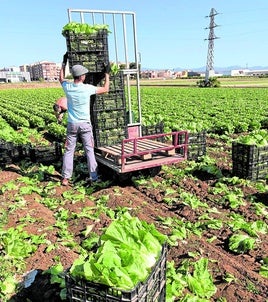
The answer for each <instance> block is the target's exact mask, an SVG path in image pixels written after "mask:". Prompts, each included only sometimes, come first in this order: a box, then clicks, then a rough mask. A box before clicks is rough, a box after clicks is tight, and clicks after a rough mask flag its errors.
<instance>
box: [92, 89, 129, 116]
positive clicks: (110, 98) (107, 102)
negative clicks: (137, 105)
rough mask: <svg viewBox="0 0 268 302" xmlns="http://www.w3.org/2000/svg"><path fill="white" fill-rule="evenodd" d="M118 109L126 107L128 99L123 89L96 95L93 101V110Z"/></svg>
mask: <svg viewBox="0 0 268 302" xmlns="http://www.w3.org/2000/svg"><path fill="white" fill-rule="evenodd" d="M117 109H120V110H125V109H126V99H125V94H124V92H123V91H121V92H109V93H107V94H99V95H96V97H95V99H94V103H93V111H104V110H105V111H107V110H117Z"/></svg>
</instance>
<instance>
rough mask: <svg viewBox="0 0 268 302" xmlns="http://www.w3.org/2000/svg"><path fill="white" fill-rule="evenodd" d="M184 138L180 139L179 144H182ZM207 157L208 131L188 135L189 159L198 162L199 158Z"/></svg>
mask: <svg viewBox="0 0 268 302" xmlns="http://www.w3.org/2000/svg"><path fill="white" fill-rule="evenodd" d="M183 142H184V137H179V138H178V143H179V144H182V143H183ZM204 155H206V131H201V132H196V133H188V149H187V159H188V160H197V159H198V157H200V156H204Z"/></svg>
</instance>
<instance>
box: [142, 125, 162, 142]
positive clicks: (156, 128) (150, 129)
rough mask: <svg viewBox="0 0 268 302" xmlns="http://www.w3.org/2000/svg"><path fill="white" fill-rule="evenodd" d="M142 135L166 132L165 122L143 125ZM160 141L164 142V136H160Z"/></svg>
mask: <svg viewBox="0 0 268 302" xmlns="http://www.w3.org/2000/svg"><path fill="white" fill-rule="evenodd" d="M141 133H142V136H146V135H153V134H159V133H164V123H163V122H160V123H157V124H155V125H147V126H145V125H141ZM157 140H158V141H161V142H164V140H165V138H164V137H159V138H158V139H157Z"/></svg>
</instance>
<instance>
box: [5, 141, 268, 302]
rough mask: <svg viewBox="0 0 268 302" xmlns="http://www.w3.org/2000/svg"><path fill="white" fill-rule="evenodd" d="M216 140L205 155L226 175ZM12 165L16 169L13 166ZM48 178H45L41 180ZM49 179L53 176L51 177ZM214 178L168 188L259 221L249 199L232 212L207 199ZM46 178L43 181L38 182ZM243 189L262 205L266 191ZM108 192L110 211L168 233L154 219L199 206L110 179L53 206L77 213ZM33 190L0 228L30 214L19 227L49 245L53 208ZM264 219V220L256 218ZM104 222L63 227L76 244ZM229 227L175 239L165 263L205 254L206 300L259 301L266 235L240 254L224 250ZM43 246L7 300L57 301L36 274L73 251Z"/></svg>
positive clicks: (13, 174) (159, 178)
mask: <svg viewBox="0 0 268 302" xmlns="http://www.w3.org/2000/svg"><path fill="white" fill-rule="evenodd" d="M216 145H217V142H216V141H215V140H212V139H208V141H207V146H208V148H207V150H208V155H209V156H211V157H215V158H217V159H218V161H217V165H218V167H219V168H220V169H221V170H222V171H224V173H226V174H228V173H229V174H231V155H230V148H225V149H224V150H222V151H219V149H218V148H216V147H215V146H216ZM184 165H185V164H184V163H181V164H178V165H177V168H178V169H183V168H184ZM17 168H18V167H17ZM20 176H21V173H20V170H19V169H18V170H16V168H14V167H13V169H11V168H9V169H6V170H3V171H1V179H0V186H2V185H3V184H4V183H6V182H8V181H9V180H12V179H17V178H18V177H20ZM169 178H170V175H167V174H166V173H164V172H163V171H160V173H159V174H158V175H156V176H154V177H153V179H154V181H156V182H159V183H161V182H164V181H166V180H167V179H169ZM47 181H51V179H49V180H47ZM52 181H53V179H52ZM54 181H57V179H56V178H55V179H54ZM215 182H216V179H215V178H213V177H212V176H209V175H205V174H204V175H198V177H197V178H195V179H193V178H190V177H186V178H184V179H183V180H182V181H180V183H173V184H172V187H173V188H174V189H177V188H183V189H184V190H185V191H187V192H191V193H193V194H195V195H196V196H197V197H198V198H199V199H200V200H201V201H204V202H206V203H207V204H208V205H209V207H211V208H213V207H215V208H217V210H218V211H217V212H216V211H215V213H214V214H213V215H214V217H215V219H217V218H219V219H222V217H224V216H225V215H228V214H230V213H231V212H233V211H235V212H236V213H239V214H241V215H243V216H244V217H246V218H247V219H248V220H249V221H251V220H257V219H260V217H256V214H255V212H254V210H253V209H252V208H251V207H250V202H247V203H246V204H247V206H240V207H239V208H238V209H235V210H232V209H230V208H226V207H221V206H219V205H218V204H215V201H213V199H214V198H215V196H214V195H212V194H211V193H210V189H211V188H212V187H213V185H214V184H215ZM45 184H46V181H44V185H45ZM69 189H70V187H60V186H59V187H57V189H56V190H55V192H54V197H56V198H59V200H61V199H62V198H63V197H62V194H63V192H65V191H67V190H69ZM241 189H242V190H243V192H244V196H245V199H247V200H248V198H249V197H251V196H254V195H255V196H257V198H258V199H257V200H258V201H259V202H262V203H264V204H265V205H266V206H268V196H267V194H263V195H262V194H257V193H258V192H257V191H256V190H254V189H252V187H249V186H247V185H245V186H241ZM15 193H16V192H13V193H11V192H10V191H8V192H6V193H4V194H3V195H0V205H4V204H5V203H4V201H5V200H6V201H10V200H12V196H14V195H15ZM105 195H107V196H109V199H108V206H109V207H110V208H111V209H116V208H117V207H119V206H120V207H128V208H131V209H132V210H131V212H132V213H133V214H134V215H137V216H138V217H139V218H140V219H142V220H145V221H147V222H149V223H155V225H156V226H157V228H158V229H159V230H160V231H161V232H163V233H166V234H168V233H169V230H168V229H167V228H164V227H163V226H162V225H161V224H160V223H159V220H158V217H176V218H178V219H183V220H188V221H190V222H197V221H198V218H199V210H198V209H192V208H190V207H189V206H186V205H184V204H183V203H179V202H178V203H177V204H176V205H174V204H173V205H169V204H167V203H166V202H164V200H163V199H164V197H165V192H164V191H163V190H161V189H160V188H159V187H157V186H152V187H148V186H147V185H146V186H143V185H135V184H134V183H132V182H130V183H128V184H124V185H122V184H118V183H116V182H113V183H111V184H110V185H108V186H107V187H104V188H100V189H99V190H96V191H95V192H93V193H92V195H91V196H88V198H86V199H85V200H83V201H77V202H66V203H64V205H59V206H62V207H64V209H68V210H69V211H70V212H75V213H79V211H81V209H82V208H83V207H85V206H90V205H94V199H93V198H92V196H94V197H95V200H98V199H99V198H101V197H103V196H105ZM37 197H38V196H37V194H35V193H33V194H30V195H26V196H24V198H25V200H26V206H25V207H22V208H20V209H17V210H16V211H13V212H10V215H9V217H8V223H7V225H6V227H7V228H8V227H16V226H17V224H18V223H19V221H20V219H21V218H23V217H25V215H26V214H27V213H30V215H31V217H33V218H35V220H34V221H35V222H34V223H29V224H28V225H27V226H26V227H25V230H27V232H29V233H31V234H40V233H43V232H45V233H46V234H47V239H49V240H50V241H51V243H55V242H57V228H56V227H55V226H54V224H55V217H54V214H55V210H50V209H48V208H47V207H46V206H44V205H42V204H40V203H39V202H38V198H37ZM261 219H263V220H264V221H265V222H266V223H268V220H267V218H265V217H261ZM109 223H110V219H109V218H108V217H107V216H106V215H105V214H103V215H102V216H101V219H100V220H98V221H91V220H90V219H86V218H76V219H73V220H71V221H70V224H69V228H70V229H69V231H70V232H71V233H72V234H73V235H74V238H75V240H76V241H77V242H78V243H79V242H81V240H82V236H81V232H82V231H83V230H85V228H86V226H87V225H92V224H93V225H94V228H93V231H94V232H96V233H98V234H101V232H102V230H103V227H106V226H107V225H108V224H109ZM231 233H232V231H231V230H230V229H228V228H221V229H220V230H214V229H209V230H207V231H206V232H204V234H203V236H202V237H201V238H200V237H198V236H196V235H192V236H191V237H190V238H187V240H183V241H179V244H178V246H172V247H169V249H168V259H167V260H168V261H171V260H174V261H175V264H176V266H178V265H179V264H180V263H181V261H182V260H183V259H187V258H188V257H189V252H192V253H198V254H199V255H201V256H203V257H207V258H209V259H210V260H213V261H210V262H209V269H210V272H211V274H212V276H213V280H214V283H215V284H216V286H217V292H216V294H215V295H214V296H213V298H212V299H211V301H223V300H219V299H220V298H223V297H224V298H225V299H226V300H225V301H228V302H235V301H244V302H249V301H252V302H253V301H254V302H265V301H267V300H268V279H266V278H264V277H262V276H261V275H260V274H259V273H258V272H259V268H260V259H262V258H263V257H265V256H266V257H267V251H268V241H267V234H266V235H261V236H260V239H261V244H259V245H257V247H256V248H255V249H254V250H250V251H249V252H248V253H245V254H234V253H232V252H230V251H228V248H227V241H228V237H229V236H230V234H231ZM214 236H215V238H216V239H215V240H213V241H212V242H210V243H209V242H208V239H209V238H212V237H214ZM46 247H47V246H46V245H41V246H40V247H39V248H38V250H37V251H36V252H35V253H34V254H33V255H32V256H31V257H29V258H28V259H26V269H25V274H27V273H28V272H30V271H32V270H38V272H39V273H38V274H37V276H36V278H35V281H34V282H33V283H32V285H31V286H30V287H28V288H24V289H21V291H20V292H19V293H17V295H15V296H14V297H13V299H12V301H15V302H26V301H32V302H57V301H61V299H60V297H59V288H58V286H57V285H55V284H54V285H51V284H50V282H49V279H48V276H47V275H42V271H44V270H46V269H48V268H49V267H50V266H52V265H54V264H55V263H56V260H57V259H60V260H61V262H62V264H63V265H64V268H65V269H67V268H68V267H70V266H71V265H72V263H73V261H74V260H75V259H76V258H77V257H78V252H77V251H76V250H72V249H71V248H69V247H66V246H63V245H59V247H58V248H57V249H55V250H52V251H51V252H50V253H47V252H46ZM227 273H229V274H231V275H233V276H234V277H235V281H233V282H229V283H228V282H226V281H225V280H224V276H225V275H226V274H227Z"/></svg>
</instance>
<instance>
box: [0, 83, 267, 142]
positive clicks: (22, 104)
mask: <svg viewBox="0 0 268 302" xmlns="http://www.w3.org/2000/svg"><path fill="white" fill-rule="evenodd" d="M132 92H133V93H132V96H133V99H134V100H135V99H136V96H135V93H136V90H134V89H133V91H132ZM267 93H268V89H266V88H263V89H258V88H228V89H226V88H215V89H198V88H176V87H165V88H163V87H153V88H152V87H142V88H141V100H142V124H143V125H154V124H157V123H159V122H164V125H165V129H164V130H165V131H166V132H167V131H170V130H189V131H190V132H200V131H202V130H205V131H207V132H208V133H216V134H220V135H221V134H232V133H241V132H246V131H252V130H258V129H261V128H267V127H268V116H267V112H268V102H267V100H266V96H267ZM60 96H62V89H61V88H47V89H28V90H3V91H0V104H1V105H0V109H1V111H0V112H1V114H0V115H1V117H2V118H3V119H4V120H6V121H7V123H8V124H9V125H10V126H12V127H13V128H14V129H17V128H21V127H26V128H36V129H39V131H45V132H49V133H50V134H53V135H55V136H56V137H57V138H58V139H63V138H64V135H65V130H64V129H65V122H64V123H63V125H62V126H60V125H58V124H56V120H55V116H54V114H53V111H52V105H53V103H54V102H55V100H56V99H57V98H58V97H60ZM132 109H133V111H134V116H137V104H136V103H135V102H134V103H133V106H132ZM65 121H66V120H65Z"/></svg>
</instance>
